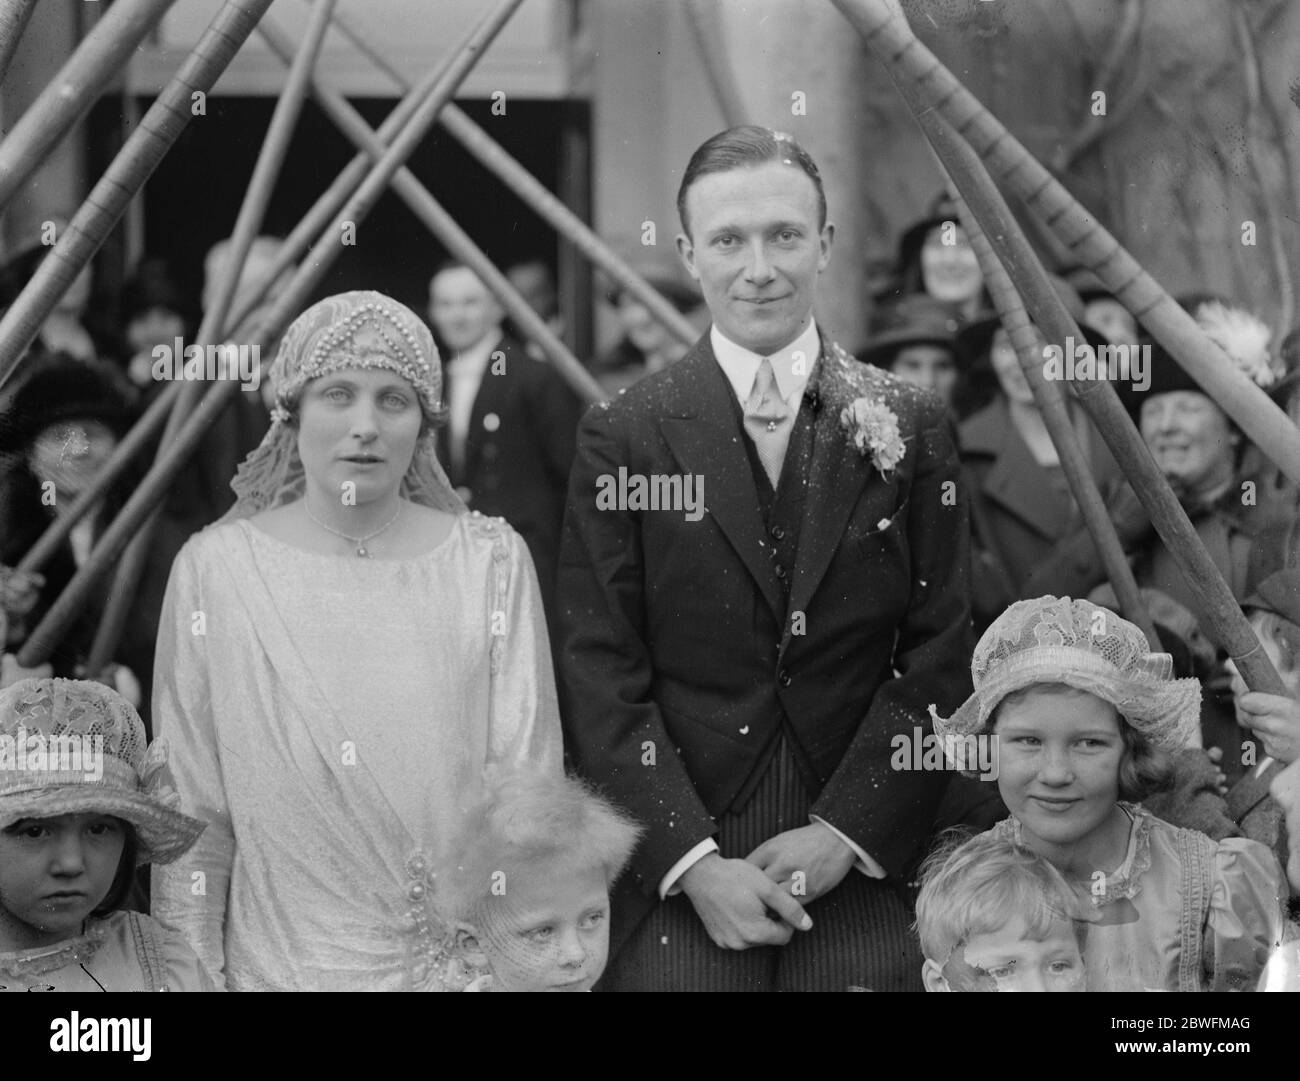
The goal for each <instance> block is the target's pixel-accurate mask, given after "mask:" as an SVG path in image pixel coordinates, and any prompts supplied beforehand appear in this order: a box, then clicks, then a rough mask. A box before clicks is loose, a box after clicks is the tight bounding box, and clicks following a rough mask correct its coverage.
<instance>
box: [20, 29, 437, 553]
mask: <svg viewBox="0 0 1300 1081" xmlns="http://www.w3.org/2000/svg"><path fill="white" fill-rule="evenodd" d="M454 60H455V53H449V54H448V55H447V57H446V58H445V59H444V60H443V61H442V62H441V63H440V64H439V65H437V66H436V67H434V68H431V69H430V71H429V73H428V74H427V75H426V76H425V77H424V78H423V79H421V80H420V82H419V84H418V85H417V86H416V88H415V89H414V90H413V91H412V92H411V93H409V94H408V95H407V96H406V97H405V98H404V99H403V100H402V101H401V102H399V103H398V105H397V106H396V107H395V108H394V109H393V110H392V112H390V113H389V114H388V116H387V117H386V118H385V119H384V123H383V124H382V125H380V128H379V131H380V134H381V136H383V138H384V140H385V141H386V142H388V141H391V140H392V138H393V137H394V136H395V135H396V134H397V132H399V131H400V130H401V128H402V125H403V124H405V123H406V122H407V121H408V120H410V118H411V117H412V116H413V115H414V113H415V110H416V108H418V106H419V104H420V102H421V101H422V100H423V99H424V98H425V97H427V96H428V95H429V94H430V93H432V92H433V89H434V87H435V86H436V85H437V83H438V80H439V79H441V78H443V77H444V76H445V75H446V73H447V72H448V71H449V70H450V67H451V64H452V63H453V61H454ZM369 169H370V158H369V157H368V156H367V155H366V154H361V153H358V154H357V156H356V157H355V158H353V159H352V161H351V162H349V164H348V166H347V167H346V168H345V169H344V170H343V171H342V172H341V173H340V174H339V175H338V177H337V178H336V179H335V180H334V182H333V183H332V184H331V185H330V187H329V189H328V190H327V191H326V192H325V193H324V194H323V195H322V196H321V197H320V198H319V199H317V201H316V203H315V204H313V206H312V208H311V209H310V210H309V211H308V212H307V214H306V215H305V216H304V217H303V219H302V220H301V221H300V222H299V223H298V225H296V226H295V227H294V229H293V231H292V232H291V233H290V234H289V236H288V237H287V238H286V239H285V241H284V243H283V244H282V245H281V246H280V250H279V252H278V253H277V255H276V257H275V259H273V260H272V262H271V266H270V267H269V268H268V270H267V276H268V277H269V278H270V280H272V281H275V280H277V279H278V278H279V277H280V275H281V274H283V273H284V272H285V271H286V270H289V269H291V268H292V269H296V267H297V263H298V261H299V259H301V257H302V255H303V254H304V253H305V252H306V251H307V249H308V248H310V247H311V245H312V243H313V242H314V241H315V240H316V239H317V238H318V237H319V236H320V235H321V233H322V232H323V231H324V229H325V227H326V226H327V225H329V224H330V223H331V222H332V221H333V220H334V217H335V215H336V214H337V213H338V212H339V210H341V209H342V207H343V204H344V203H346V202H347V200H348V199H349V198H350V197H351V196H352V195H353V194H354V193H355V192H356V191H357V189H358V188H359V187H360V186H361V183H362V182H363V181H364V180H365V178H366V175H367V173H368V172H369ZM259 303H260V298H258V297H250V298H248V299H247V300H245V301H244V302H243V304H241V306H240V308H239V309H238V310H237V311H236V312H235V314H234V315H232V316H231V317H230V319H229V320H227V323H226V337H227V338H230V337H232V336H240V337H242V336H244V335H246V334H248V333H251V332H252V331H253V330H255V329H256V328H252V327H245V326H244V325H243V324H244V323H245V322H246V321H247V319H248V318H249V316H250V315H251V314H252V313H253V312H254V310H255V309H256V307H257V305H258V304H259ZM180 391H181V386H180V385H178V384H171V385H169V386H168V387H166V388H165V390H164V391H163V393H162V395H160V397H163V396H165V397H166V398H167V399H168V402H169V403H170V402H172V401H174V400H175V398H176V396H177V395H179V393H180ZM168 408H169V409H170V405H169V406H168ZM164 419H165V418H160V417H156V416H155V415H154V413H153V411H152V410H150V411H149V412H147V413H146V414H145V416H144V417H142V418H141V419H140V420H139V421H137V422H136V426H137V427H141V426H144V427H143V430H141V431H140V432H138V433H137V432H136V431H135V430H134V429H133V430H132V431H131V432H130V433H128V436H127V438H126V439H125V440H123V442H122V443H120V444H119V445H118V447H117V449H116V450H115V451H114V452H113V454H112V455H110V457H109V459H108V461H107V462H106V463H105V465H104V467H103V469H101V471H100V472H99V473H97V474H96V475H95V476H94V477H93V478H91V480H90V482H89V483H88V484H87V486H86V488H85V490H84V491H83V494H82V495H81V496H80V497H79V498H78V499H77V501H76V502H75V503H74V504H73V505H72V507H71V508H69V509H68V510H67V511H65V512H63V513H62V514H60V515H59V516H58V517H57V518H56V519H55V520H54V521H53V522H52V523H50V526H49V528H48V529H47V530H46V531H45V533H43V534H42V535H41V537H40V538H39V539H38V540H37V542H36V544H35V545H34V546H33V548H32V551H31V552H29V553H28V556H26V557H24V559H23V561H22V563H20V564H19V566H20V567H21V566H24V565H26V564H27V562H28V560H29V559H31V560H32V561H33V563H32V565H31V566H29V567H27V569H29V570H38V569H39V568H40V567H41V566H42V565H43V564H44V563H46V562H47V561H48V560H49V558H50V557H51V556H52V555H53V554H54V552H56V551H57V550H58V548H59V546H60V545H61V544H62V543H63V542H64V540H66V539H67V536H68V533H69V532H70V531H71V528H72V526H74V525H75V524H76V523H77V521H78V520H80V518H81V517H82V515H83V514H84V513H85V512H86V511H87V510H89V509H90V507H92V506H93V505H94V504H95V502H96V501H97V500H98V498H99V496H101V495H103V494H104V492H106V491H107V490H108V488H109V486H110V485H111V484H112V483H113V482H114V481H115V480H116V479H117V478H118V477H119V476H120V475H121V473H122V470H123V469H124V468H125V466H126V465H127V463H128V462H129V460H130V458H131V457H134V455H135V454H136V453H138V451H139V449H140V448H141V447H142V446H144V444H146V443H147V442H148V441H149V440H150V439H152V438H153V436H154V435H156V434H157V432H158V431H159V430H160V429H161V427H162V424H163V420H164ZM137 436H138V438H137Z"/></svg>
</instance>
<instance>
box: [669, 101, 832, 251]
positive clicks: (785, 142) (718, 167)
mask: <svg viewBox="0 0 1300 1081" xmlns="http://www.w3.org/2000/svg"><path fill="white" fill-rule="evenodd" d="M769 161H783V162H785V163H786V164H787V165H797V166H798V167H799V168H800V169H802V170H803V171H804V173H805V174H806V175H807V176H808V178H809V179H810V180H811V181H812V182H813V187H814V188H816V189H817V228H818V229H822V228H825V226H826V192H825V190H824V189H823V188H822V175H821V173H820V172H818V170H817V163H816V162H815V161H813V159H812V155H811V154H809V153H808V151H806V150H805V149H804V148H803V147H802V146H800V145H799V143H798V141H797V140H796V139H795V137H794V136H793V135H787V134H786V133H785V132H783V131H773V130H772V129H771V128H761V127H759V126H758V125H757V124H743V125H741V126H740V127H737V128H728V129H727V130H726V131H720V132H718V134H717V135H714V136H713V137H712V138H710V139H706V140H705V141H704V142H703V143H701V144H700V146H699V148H698V149H697V150H696V151H695V153H694V154H692V155H691V160H690V161H689V162H687V163H686V172H685V173H684V174H683V175H682V183H681V187H679V188H678V189H677V216H678V217H679V218H681V221H682V231H683V232H684V233H686V235H687V236H690V234H691V223H690V221H689V220H688V218H687V215H686V193H687V192H688V191H689V190H690V187H691V185H692V184H694V183H695V182H696V181H697V180H699V179H700V177H702V176H708V174H709V173H729V172H731V170H733V169H746V168H752V167H754V166H756V165H762V164H764V163H765V162H769Z"/></svg>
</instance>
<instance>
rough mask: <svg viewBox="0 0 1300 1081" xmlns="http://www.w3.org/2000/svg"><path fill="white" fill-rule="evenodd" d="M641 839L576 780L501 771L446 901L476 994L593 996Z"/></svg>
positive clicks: (472, 825)
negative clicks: (612, 917)
mask: <svg viewBox="0 0 1300 1081" xmlns="http://www.w3.org/2000/svg"><path fill="white" fill-rule="evenodd" d="M639 833H640V829H639V827H637V826H636V825H635V824H634V823H633V821H632V820H631V819H630V818H629V817H628V816H627V815H625V814H624V813H623V812H622V811H619V810H618V809H617V808H615V807H614V806H613V805H612V804H610V803H609V802H608V801H606V800H604V799H602V798H601V797H599V796H597V795H596V794H595V793H594V792H593V791H592V790H591V789H589V788H588V787H587V786H586V785H585V784H583V783H582V782H581V781H579V780H577V779H576V778H572V777H563V776H556V775H552V774H543V773H540V772H531V771H521V770H515V771H502V772H499V773H496V774H495V775H494V776H492V777H490V778H489V781H488V784H487V786H486V794H485V796H484V798H483V800H482V802H481V803H480V805H479V806H478V808H477V809H476V810H475V811H474V812H473V813H472V814H471V816H470V819H469V824H468V828H467V830H466V833H465V836H464V838H463V850H462V854H461V857H460V858H459V860H457V867H456V870H455V872H454V873H453V874H452V875H451V876H449V877H450V878H451V879H452V881H451V882H449V883H447V884H446V885H447V887H448V888H447V890H446V894H445V896H446V897H447V898H449V901H448V902H447V903H448V904H449V906H450V908H451V910H452V911H451V915H452V916H453V920H454V925H455V926H456V928H457V953H458V955H459V956H460V958H461V959H462V961H463V962H464V963H465V964H467V965H468V966H469V967H470V968H471V970H473V971H476V972H478V973H480V975H479V976H478V977H477V978H476V979H474V981H473V982H472V983H470V985H469V986H468V987H466V988H465V989H466V990H468V991H590V990H591V988H592V985H593V984H595V982H596V981H597V980H598V979H600V976H601V973H602V972H604V970H605V962H606V960H607V959H608V956H609V889H610V886H612V885H613V883H614V880H615V879H616V878H617V877H618V875H619V873H620V872H621V871H622V869H623V867H624V866H625V865H626V863H627V861H628V859H629V858H630V857H631V855H632V849H633V848H634V847H635V846H636V839H637V836H638V834H639Z"/></svg>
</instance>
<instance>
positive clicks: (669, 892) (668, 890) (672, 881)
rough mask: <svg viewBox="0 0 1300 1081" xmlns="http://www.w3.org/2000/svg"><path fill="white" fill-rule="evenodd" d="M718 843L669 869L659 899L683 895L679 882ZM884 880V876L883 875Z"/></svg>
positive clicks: (704, 843) (706, 844) (700, 847)
mask: <svg viewBox="0 0 1300 1081" xmlns="http://www.w3.org/2000/svg"><path fill="white" fill-rule="evenodd" d="M718 851H720V850H719V848H718V842H717V841H715V840H714V839H713V838H712V837H706V838H705V839H704V840H703V841H701V842H700V843H699V844H697V845H696V846H695V847H694V848H692V849H691V850H690V851H689V852H687V853H686V855H684V856H683V857H682V858H681V859H679V860H678V861H677V862H676V863H674V864H673V865H672V866H671V867H669V868H668V873H667V874H666V875H664V877H663V878H662V879H661V880H660V882H659V899H660V900H661V901H662V900H663V899H664V898H665V897H672V896H674V895H675V894H678V893H681V892H682V888H681V886H679V885H678V883H677V880H678V879H679V878H681V877H682V875H684V874H685V873H686V872H687V871H689V870H690V869H691V868H692V867H694V866H695V865H696V864H697V863H699V862H700V860H702V859H703V858H704V857H705V856H707V855H708V854H709V853H710V852H718ZM881 877H882V878H883V877H884V875H881Z"/></svg>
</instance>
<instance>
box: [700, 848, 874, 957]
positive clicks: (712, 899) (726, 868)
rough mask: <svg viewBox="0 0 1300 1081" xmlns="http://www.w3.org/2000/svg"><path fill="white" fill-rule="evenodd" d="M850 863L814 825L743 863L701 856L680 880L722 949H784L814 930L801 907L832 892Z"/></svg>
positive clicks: (848, 852) (718, 856)
mask: <svg viewBox="0 0 1300 1081" xmlns="http://www.w3.org/2000/svg"><path fill="white" fill-rule="evenodd" d="M853 861H854V852H853V850H852V849H851V848H850V847H849V846H848V845H847V844H845V843H844V842H843V841H842V840H840V838H839V837H837V836H836V835H835V834H834V833H833V832H831V830H830V829H828V828H827V827H826V826H823V825H821V824H816V823H815V824H813V825H809V826H803V827H801V828H799V829H793V830H786V831H785V832H784V833H779V834H777V835H776V836H775V837H772V838H769V839H768V840H766V841H764V842H763V843H762V844H761V845H759V846H758V847H757V848H756V849H754V851H753V852H751V853H750V854H749V855H748V856H747V857H746V858H745V859H743V860H740V859H726V858H724V857H723V856H722V855H721V854H719V853H717V852H713V853H710V854H709V855H707V856H704V857H703V858H702V859H700V860H699V861H698V862H697V863H695V864H694V865H693V866H692V867H691V868H690V869H689V870H688V871H687V872H686V873H685V874H684V875H683V876H682V880H681V882H682V890H683V892H685V893H686V895H687V896H688V897H689V898H690V899H691V904H692V905H694V907H695V911H696V913H697V914H698V915H699V917H700V919H701V921H702V922H703V923H704V926H705V929H706V930H707V931H708V933H709V937H710V938H711V939H713V941H714V942H715V943H717V945H719V946H721V947H722V948H723V949H728V950H745V949H749V948H750V947H752V946H783V945H785V944H786V943H787V942H789V941H790V939H791V938H792V937H793V935H794V933H795V931H808V930H811V929H812V919H811V917H809V915H808V914H807V913H806V912H805V911H804V908H803V905H802V904H800V901H801V900H802V901H803V902H804V903H807V902H809V901H814V900H816V899H817V898H819V897H822V896H825V895H826V894H827V893H829V892H830V891H831V890H833V889H834V888H835V887H836V886H838V885H839V884H840V882H841V881H843V879H844V876H845V875H847V874H848V873H849V871H850V870H851V869H852V867H853ZM796 894H797V897H796Z"/></svg>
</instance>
